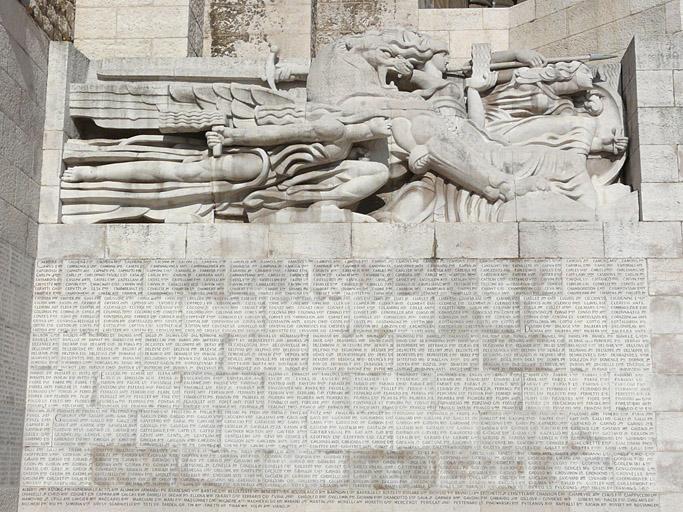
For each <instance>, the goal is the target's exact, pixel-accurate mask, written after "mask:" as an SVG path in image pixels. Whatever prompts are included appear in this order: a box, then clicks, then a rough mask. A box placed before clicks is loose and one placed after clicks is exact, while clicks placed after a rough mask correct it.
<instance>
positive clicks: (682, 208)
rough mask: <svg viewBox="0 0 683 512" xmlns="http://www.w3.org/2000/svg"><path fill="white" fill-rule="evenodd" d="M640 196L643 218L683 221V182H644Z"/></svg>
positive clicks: (647, 219) (648, 219)
mask: <svg viewBox="0 0 683 512" xmlns="http://www.w3.org/2000/svg"><path fill="white" fill-rule="evenodd" d="M640 196H641V205H642V206H641V207H642V212H643V220H646V221H651V220H654V221H666V220H681V221H683V183H643V184H642V185H641V188H640Z"/></svg>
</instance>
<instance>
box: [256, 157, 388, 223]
mask: <svg viewBox="0 0 683 512" xmlns="http://www.w3.org/2000/svg"><path fill="white" fill-rule="evenodd" d="M388 179H389V169H388V168H387V166H386V165H384V164H381V163H377V162H367V161H362V160H347V161H344V162H341V163H340V164H338V165H337V166H335V167H333V168H332V169H327V170H318V171H309V172H307V173H304V174H302V175H299V176H297V177H295V178H293V179H292V180H289V182H284V183H282V184H281V185H280V186H279V187H277V188H270V189H267V190H260V191H256V192H253V193H252V194H250V195H249V196H248V197H247V198H246V199H245V201H244V203H245V205H246V206H247V208H248V209H249V210H252V211H253V210H257V209H260V208H265V209H270V210H278V209H282V208H286V207H290V206H307V205H311V204H334V205H335V206H337V207H339V208H349V207H351V206H353V205H355V204H356V203H358V202H359V201H361V200H363V199H365V198H366V197H368V196H370V195H372V194H374V193H375V192H377V190H379V189H380V188H381V187H382V186H383V185H384V184H385V183H386V182H387V180H388Z"/></svg>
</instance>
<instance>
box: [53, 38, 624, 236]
mask: <svg viewBox="0 0 683 512" xmlns="http://www.w3.org/2000/svg"><path fill="white" fill-rule="evenodd" d="M480 46H481V45H475V47H476V52H479V53H477V54H476V55H478V56H481V54H482V50H481V48H479V47H480ZM473 51H475V50H474V49H473ZM483 55H484V57H486V59H485V60H484V61H483V62H484V64H482V62H478V64H477V65H476V66H475V65H473V76H472V77H471V78H469V79H468V80H467V81H464V80H462V79H446V78H444V76H445V72H446V68H447V58H448V49H447V45H445V44H444V43H440V42H438V41H435V40H434V39H432V38H431V37H429V36H426V35H423V34H419V33H416V32H413V31H409V30H385V31H377V32H368V33H366V34H362V35H356V36H347V37H344V38H341V39H340V40H338V41H335V42H334V43H332V44H330V45H328V46H327V47H325V48H324V49H322V50H321V52H320V53H319V55H318V56H317V57H316V59H314V61H313V63H312V65H311V68H310V72H309V75H308V83H307V100H308V101H307V102H305V103H301V102H298V103H297V102H296V101H294V100H293V99H292V98H291V97H289V96H287V95H284V94H281V93H273V92H272V91H270V90H268V89H264V88H262V87H259V86H251V85H239V84H212V85H193V86H186V85H177V86H176V85H171V86H169V88H168V95H166V93H164V91H163V90H162V89H159V88H149V87H147V88H131V87H122V86H120V85H117V86H109V85H106V84H105V85H102V86H98V87H87V86H84V87H80V88H76V92H75V96H74V98H72V99H73V102H72V103H73V105H74V107H72V108H75V110H74V111H73V112H74V113H76V114H77V115H78V116H79V117H86V118H87V117H89V118H91V119H93V120H94V121H95V122H96V123H97V124H99V126H101V127H102V128H104V129H109V128H125V129H131V128H133V127H135V126H136V123H137V124H139V125H140V126H141V127H144V129H146V130H159V131H161V132H162V133H177V134H183V133H196V132H202V133H204V132H205V133H206V145H205V146H204V148H208V149H204V150H203V151H197V150H196V148H197V146H196V145H197V144H199V143H200V142H199V139H197V138H194V139H189V140H190V143H191V144H190V148H191V149H192V151H190V154H189V155H186V153H187V151H186V150H185V149H184V146H177V149H176V147H175V146H174V147H165V148H164V149H163V150H162V149H157V148H158V147H159V146H147V147H140V148H139V149H136V150H135V151H130V152H128V153H126V155H127V156H126V157H125V158H123V157H121V156H120V155H122V154H123V153H125V150H124V149H123V148H120V147H119V146H116V145H114V144H112V143H110V142H108V141H94V142H93V143H92V144H91V143H88V142H81V143H80V146H78V151H77V152H76V153H74V154H73V155H72V154H71V153H69V152H67V155H68V158H69V159H70V160H69V161H70V163H69V166H68V169H67V171H66V172H65V174H64V177H63V189H64V190H63V194H62V198H63V201H64V204H65V208H64V212H65V213H66V215H67V217H68V218H69V219H70V220H69V221H74V222H80V221H86V222H98V221H101V220H109V219H115V218H120V219H124V218H135V217H137V218H141V217H140V216H146V217H147V218H153V219H160V220H164V218H165V217H164V215H165V214H164V209H166V208H170V207H173V208H176V207H177V206H178V205H180V207H182V208H185V207H188V208H189V207H191V206H192V204H200V205H201V206H202V209H201V213H199V214H198V215H206V213H207V212H209V211H212V210H213V211H215V213H216V214H218V215H228V214H227V213H226V212H230V214H229V217H230V218H231V219H233V220H237V219H242V218H248V220H250V221H264V222H265V221H273V219H275V221H277V222H282V221H285V222H286V221H290V220H294V219H298V218H306V216H305V215H303V216H301V215H300V213H301V210H302V209H307V208H309V207H311V206H315V205H318V206H321V207H328V206H329V207H334V208H338V209H341V210H347V211H349V212H352V211H354V210H355V209H356V205H358V204H359V203H360V202H361V201H363V200H364V199H367V198H370V197H371V196H373V195H375V194H376V195H377V198H375V199H380V200H383V201H384V203H385V206H384V207H383V208H379V209H377V206H374V210H373V211H371V212H370V213H371V215H372V216H373V217H374V218H375V219H378V220H381V221H415V220H416V219H419V221H422V220H428V219H429V218H436V216H435V215H436V214H434V216H431V217H430V215H429V214H424V212H423V211H422V210H420V209H421V208H422V209H427V210H428V209H429V208H431V207H432V206H431V205H432V203H433V202H434V201H436V203H439V202H440V204H446V203H448V201H447V200H445V199H444V200H441V199H439V200H436V199H434V198H436V197H437V196H438V195H439V194H442V193H443V191H444V190H447V191H448V193H447V196H448V197H451V199H450V201H451V202H454V204H452V205H446V206H444V208H446V209H450V210H452V211H453V212H457V215H455V216H454V215H446V217H448V218H449V219H450V220H458V221H467V220H501V219H505V218H510V215H512V218H514V211H515V207H514V205H512V206H510V203H511V202H512V201H513V200H514V199H516V198H520V197H525V196H534V193H546V194H555V195H559V196H562V198H563V200H565V201H569V202H570V203H576V204H581V205H583V206H582V207H584V208H589V209H595V208H596V205H597V200H596V191H595V189H594V186H593V182H592V180H591V176H590V175H589V172H588V170H587V161H586V159H587V157H588V155H589V154H590V155H593V154H600V153H603V152H605V151H609V152H612V153H619V152H621V151H623V149H624V148H625V145H626V139H625V138H623V137H621V135H620V134H619V133H618V131H617V129H616V128H615V130H614V131H613V133H612V134H611V135H610V134H607V135H606V134H605V133H604V123H603V124H601V123H599V122H598V120H597V118H596V117H594V116H591V112H590V109H591V108H597V103H598V100H597V98H592V99H591V98H589V99H587V100H586V99H585V98H584V100H583V101H582V102H576V101H572V99H570V98H571V97H575V96H577V95H579V94H583V93H585V92H586V91H588V90H589V89H590V88H591V86H592V76H588V74H587V73H585V71H586V70H585V69H584V68H585V66H584V67H581V66H578V67H577V66H575V65H574V64H568V65H571V66H574V67H575V68H576V69H574V71H580V72H576V73H574V75H572V80H544V79H536V80H535V81H534V80H529V79H528V75H529V74H531V75H533V74H534V73H536V74H537V75H538V76H539V77H541V78H542V74H543V72H544V70H547V69H550V68H546V67H544V65H545V61H544V58H543V57H542V56H541V55H540V54H539V53H537V52H534V51H530V50H519V51H507V52H496V53H490V52H488V53H486V52H484V53H483ZM500 61H502V62H508V61H517V62H522V63H526V64H528V65H529V66H531V68H525V69H523V70H518V71H516V72H515V73H511V72H501V73H498V74H495V73H490V72H489V67H488V66H490V63H495V62H500ZM563 65H564V64H562V65H558V67H559V68H562V66H563ZM475 68H476V70H477V73H474V70H475ZM552 69H557V67H556V68H552ZM525 77H526V78H527V80H526V81H525V80H524V79H525ZM100 90H101V91H102V92H101V93H100V92H99V91H100ZM112 101H114V103H116V102H120V103H121V104H122V105H125V106H128V105H131V106H134V108H135V110H134V111H131V112H130V113H127V111H126V110H125V109H123V108H118V107H116V106H115V105H113V106H112V104H111V102H112ZM619 101H620V100H619ZM593 102H595V105H594V104H593ZM149 105H153V106H155V107H152V108H150V106H149ZM131 108H132V107H131ZM155 108H156V109H157V110H155ZM108 112H111V113H110V114H107V115H108V116H109V117H107V118H103V113H108ZM140 116H142V119H143V120H144V123H142V121H137V119H138V118H140ZM105 117H106V116H105ZM617 117H618V116H617ZM614 119H615V116H612V121H614ZM387 120H390V121H391V122H390V123H387ZM207 126H208V127H207ZM616 126H617V127H618V122H617V123H616ZM378 139H386V143H377V142H373V141H377V140H378ZM558 141H559V142H558ZM120 144H122V143H120ZM382 145H383V147H384V149H382ZM90 146H94V148H93V149H91V147H90ZM84 148H85V149H84ZM221 148H226V151H225V152H223V151H222V150H221ZM212 151H215V156H214V157H212V156H211V155H210V153H211V152H212ZM94 155H101V157H100V159H99V160H98V158H97V157H95V156H94ZM264 155H265V156H264ZM599 158H602V157H599ZM141 160H144V162H141ZM82 164H85V165H82ZM264 169H266V172H264ZM617 172H618V169H617ZM98 182H99V183H103V182H106V183H109V182H112V183H115V184H116V185H115V186H114V185H112V186H109V185H106V186H105V184H104V183H103V185H102V187H100V188H97V183H98ZM126 184H128V188H126ZM165 184H168V185H165ZM143 185H144V187H143ZM190 185H192V186H190ZM195 185H196V186H195ZM113 189H116V192H115V193H113V192H111V190H113ZM190 189H191V190H190ZM437 189H438V190H440V191H441V192H438V190H437ZM216 191H218V193H217V192H216ZM143 192H144V193H143ZM126 194H128V196H126ZM169 196H172V197H173V202H169V200H168V199H167V197H169ZM444 197H445V196H444ZM534 197H535V196H534ZM529 200H530V201H531V200H534V199H529ZM93 201H95V202H99V203H100V204H101V205H112V206H113V205H115V204H116V203H117V202H119V203H120V204H121V208H122V209H121V211H114V210H113V209H111V208H109V206H107V207H105V206H94V205H92V204H91V203H93ZM377 203H378V201H377V200H374V202H373V204H375V205H376V204H377ZM131 204H134V205H140V209H137V210H135V211H130V212H129V211H123V210H126V209H127V208H128V206H127V205H131ZM142 205H148V206H149V209H148V210H147V211H145V210H144V209H141V208H142ZM211 205H213V206H211ZM425 205H427V206H425ZM93 208H94V209H95V211H96V214H95V215H88V214H89V213H90V212H91V210H92V209H93ZM416 208H417V210H416ZM283 210H288V211H289V210H291V212H290V213H291V215H289V214H288V213H278V214H277V215H275V213H276V212H282V211H283ZM418 210H419V211H418ZM169 211H170V210H169ZM83 213H84V214H86V215H83V216H81V217H79V215H80V214H83ZM70 215H73V217H72V218H71V217H69V216H70ZM347 217H348V216H347ZM347 217H344V218H347ZM352 217H353V219H354V220H356V219H359V220H369V219H368V218H367V217H366V216H363V215H356V216H355V217H354V216H352ZM72 219H73V220H72ZM268 219H270V220H268Z"/></svg>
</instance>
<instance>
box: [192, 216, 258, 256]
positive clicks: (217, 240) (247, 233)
mask: <svg viewBox="0 0 683 512" xmlns="http://www.w3.org/2000/svg"><path fill="white" fill-rule="evenodd" d="M267 255H268V226H267V225H265V224H232V223H229V224H188V226H187V257H188V258H239V259H263V258H265V257H266V256H267Z"/></svg>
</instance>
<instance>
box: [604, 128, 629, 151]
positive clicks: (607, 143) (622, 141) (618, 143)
mask: <svg viewBox="0 0 683 512" xmlns="http://www.w3.org/2000/svg"><path fill="white" fill-rule="evenodd" d="M602 142H603V148H604V151H605V152H607V153H612V154H614V155H620V154H622V153H623V152H624V151H626V147H627V146H628V137H623V136H620V135H617V129H616V128H612V136H611V137H606V138H605V139H603V141H602Z"/></svg>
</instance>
